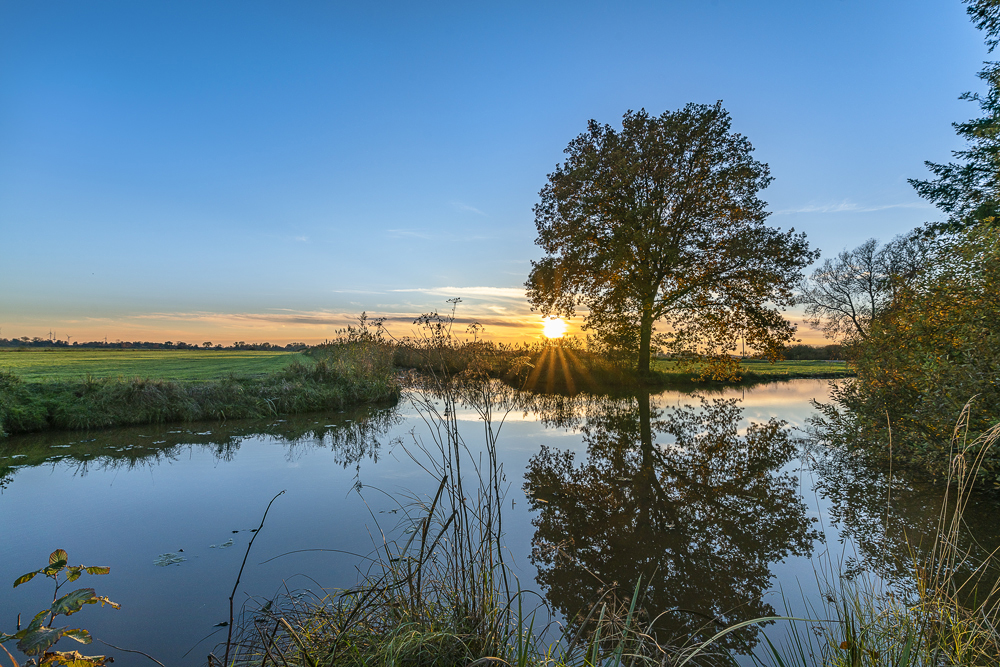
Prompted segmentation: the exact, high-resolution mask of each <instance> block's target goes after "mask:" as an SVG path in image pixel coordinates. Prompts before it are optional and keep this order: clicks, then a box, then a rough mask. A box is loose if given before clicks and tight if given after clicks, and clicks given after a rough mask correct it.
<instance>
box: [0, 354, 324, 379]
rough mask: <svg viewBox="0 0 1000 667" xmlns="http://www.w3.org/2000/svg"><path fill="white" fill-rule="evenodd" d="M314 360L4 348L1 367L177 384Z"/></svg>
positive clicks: (35, 374)
mask: <svg viewBox="0 0 1000 667" xmlns="http://www.w3.org/2000/svg"><path fill="white" fill-rule="evenodd" d="M295 362H299V363H303V364H304V363H312V361H311V360H310V358H309V357H307V356H306V355H304V354H302V353H300V352H284V351H281V352H271V351H257V350H129V349H124V350H121V349H112V350H106V349H94V348H82V349H72V348H69V349H65V348H0V371H8V372H12V373H14V374H15V375H17V376H18V377H19V378H21V380H22V381H24V382H66V381H72V380H83V379H86V378H87V376H90V377H93V378H105V377H119V376H121V377H142V378H155V379H158V380H171V381H175V382H199V381H206V380H217V379H219V378H223V377H227V376H229V375H236V376H239V377H257V376H261V375H266V374H268V373H274V372H276V371H280V370H282V369H284V368H287V367H288V366H290V365H291V364H293V363H295Z"/></svg>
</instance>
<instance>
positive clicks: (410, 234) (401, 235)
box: [385, 229, 434, 241]
mask: <svg viewBox="0 0 1000 667" xmlns="http://www.w3.org/2000/svg"><path fill="white" fill-rule="evenodd" d="M385 233H386V235H388V236H389V237H390V238H394V239H424V240H426V241H429V240H431V239H432V238H434V237H433V236H431V235H430V234H428V233H426V232H419V231H417V230H415V229H387V230H385Z"/></svg>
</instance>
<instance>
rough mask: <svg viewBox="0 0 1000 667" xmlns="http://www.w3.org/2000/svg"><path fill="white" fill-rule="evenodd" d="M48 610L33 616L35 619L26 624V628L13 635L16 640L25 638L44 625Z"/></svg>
mask: <svg viewBox="0 0 1000 667" xmlns="http://www.w3.org/2000/svg"><path fill="white" fill-rule="evenodd" d="M48 614H49V610H48V609H43V610H42V611H40V612H38V613H37V614H35V617H34V618H32V619H31V623H28V627H26V628H24V629H23V630H21V631H20V632H17V633H15V634H14V636H15V637H17V638H18V639H22V638H23V637H27V636H28V635H30V634H31V633H32V632H34V631H35V630H37V629H39V628H41V627H42V626H43V625H44V624H45V617H46V616H48Z"/></svg>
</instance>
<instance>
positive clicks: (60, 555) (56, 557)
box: [49, 549, 69, 565]
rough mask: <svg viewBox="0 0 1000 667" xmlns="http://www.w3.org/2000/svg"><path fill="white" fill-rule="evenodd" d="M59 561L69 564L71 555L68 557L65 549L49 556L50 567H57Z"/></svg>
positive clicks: (57, 550)
mask: <svg viewBox="0 0 1000 667" xmlns="http://www.w3.org/2000/svg"><path fill="white" fill-rule="evenodd" d="M59 561H62V562H63V563H68V562H69V555H67V553H66V551H65V550H63V549H56V550H55V551H53V552H52V553H50V554H49V565H55V564H56V563H58V562H59Z"/></svg>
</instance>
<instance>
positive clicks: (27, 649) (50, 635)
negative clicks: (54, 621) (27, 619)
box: [17, 626, 66, 655]
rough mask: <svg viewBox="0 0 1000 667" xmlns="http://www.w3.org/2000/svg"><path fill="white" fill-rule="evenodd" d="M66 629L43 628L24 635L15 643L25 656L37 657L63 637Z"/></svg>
mask: <svg viewBox="0 0 1000 667" xmlns="http://www.w3.org/2000/svg"><path fill="white" fill-rule="evenodd" d="M65 629H66V628H46V627H44V626H42V627H40V628H38V629H36V630H35V631H34V632H29V633H26V634H25V636H24V638H22V639H21V641H19V642H18V643H17V648H18V649H20V650H21V651H22V652H23V653H24V654H25V655H39V654H40V653H42V652H43V651H45V649H47V648H49V647H50V646H52V645H53V644H55V643H56V642H57V641H59V639H60V638H61V637H62V636H63V631H64V630H65ZM18 634H20V633H18Z"/></svg>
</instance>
